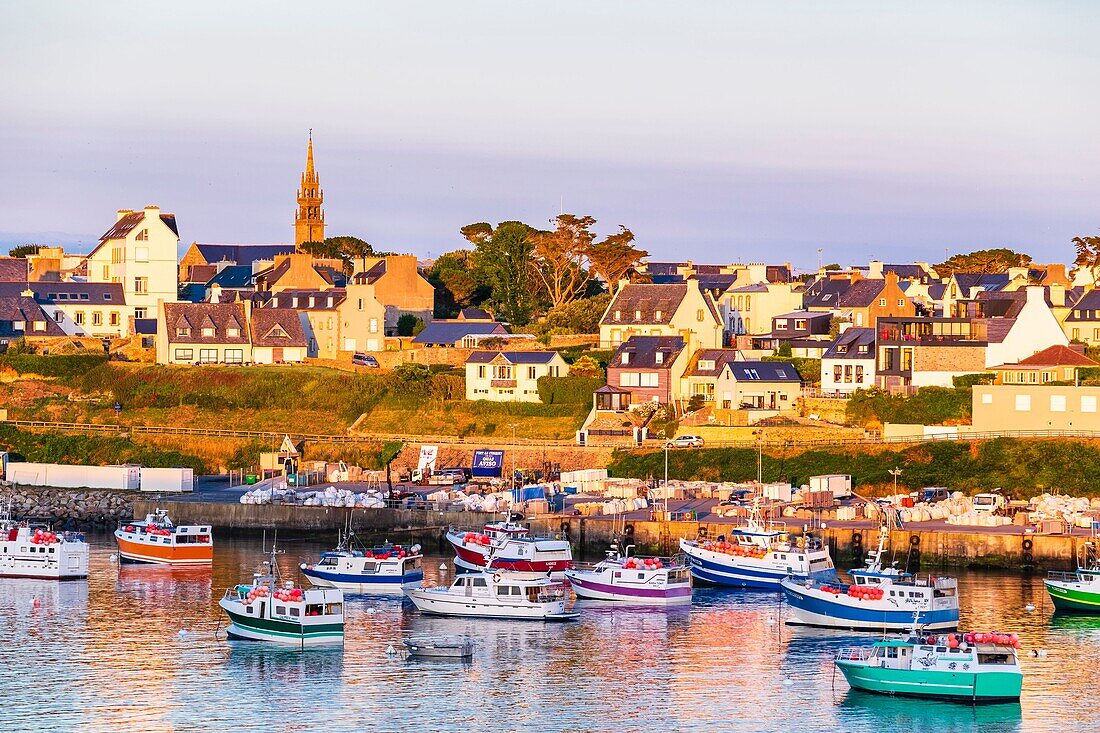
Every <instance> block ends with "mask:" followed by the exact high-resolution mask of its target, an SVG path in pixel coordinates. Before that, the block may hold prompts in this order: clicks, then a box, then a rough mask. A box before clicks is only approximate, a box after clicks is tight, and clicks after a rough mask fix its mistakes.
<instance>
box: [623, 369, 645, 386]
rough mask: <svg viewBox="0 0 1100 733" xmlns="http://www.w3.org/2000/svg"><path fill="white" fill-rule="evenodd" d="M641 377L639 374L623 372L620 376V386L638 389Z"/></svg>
mask: <svg viewBox="0 0 1100 733" xmlns="http://www.w3.org/2000/svg"><path fill="white" fill-rule="evenodd" d="M641 376H642V375H641V374H639V373H638V372H621V373H620V374H619V386H620V387H638V386H640V385H641V379H640V378H641Z"/></svg>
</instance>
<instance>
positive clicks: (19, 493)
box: [0, 484, 139, 529]
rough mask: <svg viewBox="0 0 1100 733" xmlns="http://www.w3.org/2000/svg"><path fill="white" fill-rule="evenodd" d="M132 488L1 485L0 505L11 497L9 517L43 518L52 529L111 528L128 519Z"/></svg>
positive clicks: (134, 496)
mask: <svg viewBox="0 0 1100 733" xmlns="http://www.w3.org/2000/svg"><path fill="white" fill-rule="evenodd" d="M138 497H139V494H138V493H137V492H134V491H109V490H105V489H51V488H42V487H26V486H20V487H18V488H12V487H11V486H10V485H8V484H0V506H2V507H3V508H4V509H5V510H6V509H7V506H8V500H9V498H10V499H11V502H12V505H11V513H12V517H13V518H14V519H17V520H24V519H25V520H30V521H45V522H48V523H50V524H51V525H52V526H53V527H54V528H55V529H101V528H114V526H115V525H116V524H117V523H118V521H119V520H122V519H131V518H132V517H133V516H134V515H133V504H134V499H136V498H138Z"/></svg>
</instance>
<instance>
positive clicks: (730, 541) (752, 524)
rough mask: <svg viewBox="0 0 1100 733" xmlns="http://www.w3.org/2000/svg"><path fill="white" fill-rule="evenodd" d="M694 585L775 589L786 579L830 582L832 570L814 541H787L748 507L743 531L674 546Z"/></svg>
mask: <svg viewBox="0 0 1100 733" xmlns="http://www.w3.org/2000/svg"><path fill="white" fill-rule="evenodd" d="M680 551H681V552H683V553H684V555H685V556H686V557H687V564H688V567H689V568H691V575H692V577H693V578H695V580H697V581H699V582H701V583H704V584H709V585H720V586H733V587H737V588H764V589H778V588H779V582H780V581H781V580H783V579H784V578H786V577H788V576H795V577H801V578H818V579H830V578H834V577H836V567H835V566H834V565H833V560H832V558H831V557H830V556H829V548H828V546H827V545H825V544H824V543H823V542H822V541H821V540H820V538H818V537H816V536H814V535H811V534H805V535H803V536H801V537H797V538H792V537H791V536H790V534H789V533H788V532H787V531H786V529H785V528H784V527H783V526H782V525H772V524H769V523H767V522H766V521H764V520H762V519H761V518H760V507H759V505H758V504H754V505H753V508H752V513H751V514H750V515H749V517H748V519H747V521H746V522H745V524H744V525H742V526H740V527H736V528H734V529H732V530H730V531H729V532H728V533H726V534H725V535H721V536H719V537H717V538H715V539H713V540H711V539H704V538H700V539H697V540H688V539H681V540H680Z"/></svg>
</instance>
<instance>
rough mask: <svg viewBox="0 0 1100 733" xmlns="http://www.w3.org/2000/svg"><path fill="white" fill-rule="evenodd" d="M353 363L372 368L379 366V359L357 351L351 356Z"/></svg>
mask: <svg viewBox="0 0 1100 733" xmlns="http://www.w3.org/2000/svg"><path fill="white" fill-rule="evenodd" d="M351 363H352V364H355V365H356V366H365V367H371V368H372V369H377V368H378V360H377V359H375V358H374V357H373V356H371V355H370V354H359V353H356V354H355V355H354V356H352V357H351Z"/></svg>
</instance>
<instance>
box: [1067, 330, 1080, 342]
mask: <svg viewBox="0 0 1100 733" xmlns="http://www.w3.org/2000/svg"><path fill="white" fill-rule="evenodd" d="M1070 339H1071V340H1073V341H1080V340H1081V329H1079V328H1074V329H1072V330H1071V331H1070Z"/></svg>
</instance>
